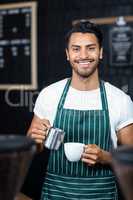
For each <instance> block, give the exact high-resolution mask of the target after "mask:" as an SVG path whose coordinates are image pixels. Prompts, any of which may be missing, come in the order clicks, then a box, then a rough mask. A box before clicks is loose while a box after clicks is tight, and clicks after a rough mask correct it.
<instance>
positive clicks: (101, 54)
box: [100, 47, 103, 59]
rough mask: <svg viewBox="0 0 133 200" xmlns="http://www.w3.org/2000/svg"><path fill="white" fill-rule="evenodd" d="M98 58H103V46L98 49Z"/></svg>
mask: <svg viewBox="0 0 133 200" xmlns="http://www.w3.org/2000/svg"><path fill="white" fill-rule="evenodd" d="M100 59H103V48H102V47H101V49H100Z"/></svg>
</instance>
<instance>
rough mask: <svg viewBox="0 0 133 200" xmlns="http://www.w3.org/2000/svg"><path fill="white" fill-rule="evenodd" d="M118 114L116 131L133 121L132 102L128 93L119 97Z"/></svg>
mask: <svg viewBox="0 0 133 200" xmlns="http://www.w3.org/2000/svg"><path fill="white" fill-rule="evenodd" d="M119 105H120V116H119V122H118V124H117V127H116V129H117V131H118V130H120V129H122V128H123V127H125V126H127V125H129V124H132V123H133V102H132V100H131V98H130V97H129V96H128V95H124V96H123V98H122V99H121V104H119Z"/></svg>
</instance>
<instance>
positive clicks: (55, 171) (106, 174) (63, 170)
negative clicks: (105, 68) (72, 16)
mask: <svg viewBox="0 0 133 200" xmlns="http://www.w3.org/2000/svg"><path fill="white" fill-rule="evenodd" d="M102 39H103V36H102V33H101V31H100V29H99V27H98V26H96V25H95V24H93V23H90V22H89V21H84V22H82V21H80V22H79V23H77V24H76V25H74V26H73V27H72V28H71V30H70V31H69V32H68V34H67V35H66V56H67V60H68V61H69V62H70V65H71V67H72V77H71V78H66V79H64V80H61V81H58V82H56V83H54V84H51V85H50V86H48V87H46V88H44V89H43V90H42V91H41V93H40V95H39V96H38V99H37V101H36V104H35V108H34V114H35V115H34V118H33V120H32V123H31V126H30V128H29V130H28V136H30V137H32V138H33V139H35V141H36V142H37V144H38V146H40V148H42V143H43V141H44V140H45V138H46V136H47V129H48V128H49V127H50V126H54V127H57V128H60V129H63V130H64V131H65V133H66V134H65V138H64V142H80V143H84V144H85V149H84V153H83V154H82V157H81V159H80V161H79V162H69V161H68V160H67V159H66V157H65V154H64V145H63V144H62V145H61V147H60V148H59V150H57V151H51V153H50V158H49V163H48V169H47V174H46V177H45V182H44V184H43V188H42V195H41V200H46V199H50V200H62V199H64V200H65V199H68V200H71V199H72V200H77V199H81V200H83V199H84V200H87V199H88V200H92V199H93V200H107V199H108V200H117V199H118V192H117V186H116V180H115V176H114V174H113V172H112V170H111V167H110V164H111V161H112V158H111V153H110V151H111V149H113V148H115V147H117V143H119V144H120V145H123V144H129V145H130V144H133V102H132V101H131V99H130V97H129V96H128V95H126V94H125V93H124V92H123V91H121V90H120V89H118V88H116V87H115V86H113V85H111V84H110V83H108V82H104V81H103V80H101V79H100V78H99V76H98V68H99V61H100V59H102V57H103V54H102V53H103V49H102ZM44 159H45V158H44Z"/></svg>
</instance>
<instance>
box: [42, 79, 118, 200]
mask: <svg viewBox="0 0 133 200" xmlns="http://www.w3.org/2000/svg"><path fill="white" fill-rule="evenodd" d="M70 83H71V79H68V81H67V83H66V85H65V88H64V91H63V93H62V96H61V98H60V102H59V104H58V108H57V113H56V117H55V121H54V127H57V128H61V129H63V130H64V131H65V133H66V134H65V138H64V143H65V142H81V143H84V144H96V145H98V146H99V147H100V148H101V149H104V150H106V151H110V149H111V148H112V142H111V132H110V122H109V112H108V104H107V98H106V91H105V87H104V82H103V81H101V82H100V94H101V101H102V110H74V109H66V108H63V106H64V102H65V99H66V95H67V92H68V90H69V86H70ZM48 199H49V200H63V199H64V200H65V199H68V200H70V199H74V200H78V199H82V200H117V199H118V197H117V187H116V182H115V177H114V175H113V173H112V170H111V169H110V168H109V166H105V165H95V166H93V167H90V166H87V164H86V163H83V162H82V161H78V162H69V161H68V160H67V159H66V157H65V154H64V145H63V144H62V145H61V147H60V148H59V150H58V151H51V152H50V158H49V164H48V172H47V174H46V177H45V182H44V185H43V188H42V196H41V200H48Z"/></svg>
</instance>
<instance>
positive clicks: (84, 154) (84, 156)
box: [82, 153, 98, 161]
mask: <svg viewBox="0 0 133 200" xmlns="http://www.w3.org/2000/svg"><path fill="white" fill-rule="evenodd" d="M82 158H85V159H91V160H94V161H97V159H98V157H97V155H95V154H86V153H83V155H82Z"/></svg>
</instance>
